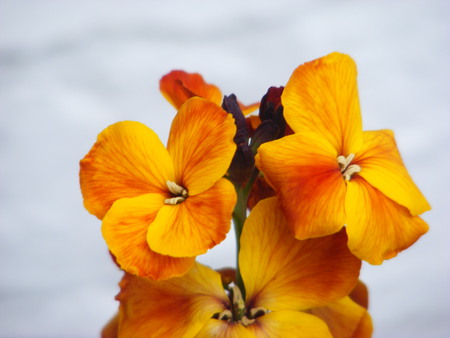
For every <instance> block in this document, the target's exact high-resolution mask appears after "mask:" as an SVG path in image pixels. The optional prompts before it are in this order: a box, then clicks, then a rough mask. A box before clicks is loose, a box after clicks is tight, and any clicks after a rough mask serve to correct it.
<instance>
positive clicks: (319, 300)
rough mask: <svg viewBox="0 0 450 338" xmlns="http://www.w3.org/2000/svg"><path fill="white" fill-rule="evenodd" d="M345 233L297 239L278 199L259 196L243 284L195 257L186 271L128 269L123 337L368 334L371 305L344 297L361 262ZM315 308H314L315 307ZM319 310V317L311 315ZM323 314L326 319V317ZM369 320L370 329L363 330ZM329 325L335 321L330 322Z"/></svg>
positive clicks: (245, 239)
mask: <svg viewBox="0 0 450 338" xmlns="http://www.w3.org/2000/svg"><path fill="white" fill-rule="evenodd" d="M346 241H347V236H346V234H345V231H344V230H343V231H340V232H339V233H336V234H334V235H331V236H328V237H323V238H318V239H309V240H304V241H299V240H296V239H294V238H293V236H292V235H291V233H290V229H289V227H288V226H287V223H286V220H285V218H284V215H283V213H282V212H281V211H280V209H279V207H278V202H277V199H276V198H269V199H266V200H263V201H261V202H260V203H259V204H258V205H257V206H255V208H254V209H253V211H252V213H251V214H250V216H249V218H248V219H247V221H246V223H245V226H244V230H243V233H242V237H241V251H240V254H239V264H240V267H241V272H242V278H243V282H244V285H245V290H246V297H245V300H244V299H243V297H242V294H241V292H240V290H239V288H238V287H237V286H233V287H231V289H230V291H229V294H227V293H226V292H225V290H224V288H223V286H222V281H221V276H220V274H219V273H218V272H216V271H214V270H212V269H210V268H208V267H205V266H203V265H201V264H199V263H196V264H195V265H194V267H193V268H192V269H191V270H190V271H189V272H188V273H187V274H185V275H184V276H182V277H176V278H172V279H169V280H166V281H162V282H161V281H160V282H157V281H152V280H148V279H144V278H139V277H137V276H132V275H129V274H126V275H125V277H124V278H123V280H122V282H121V283H120V286H121V291H120V293H119V295H118V296H117V299H118V300H119V301H120V307H119V321H118V322H119V325H118V326H119V328H118V334H119V336H121V337H128V336H139V337H148V336H156V337H292V335H293V334H295V336H298V337H331V335H330V330H331V332H333V333H335V334H337V336H344V335H342V334H341V333H345V334H346V336H347V334H348V336H349V337H351V336H352V333H353V332H357V330H359V331H360V332H364V334H362V335H360V336H359V337H368V336H370V332H371V329H370V328H371V320H370V316H369V315H368V313H367V311H366V309H364V308H363V307H361V306H359V305H358V304H356V303H354V302H353V301H352V300H351V299H350V298H349V297H346V295H347V294H348V293H349V292H350V291H351V290H352V288H353V286H354V285H355V283H356V282H357V279H358V274H359V269H360V266H361V261H360V260H358V259H356V257H354V256H353V255H352V254H351V253H350V251H349V250H348V248H347V245H346ZM314 309H316V310H314ZM313 310H314V311H317V312H318V313H319V316H316V315H312V314H311V313H308V311H309V312H311V311H313ZM320 318H322V319H320ZM362 323H363V324H364V325H363V326H364V328H368V329H367V330H365V331H362V330H360V329H359V327H360V326H362ZM328 324H330V325H331V326H328Z"/></svg>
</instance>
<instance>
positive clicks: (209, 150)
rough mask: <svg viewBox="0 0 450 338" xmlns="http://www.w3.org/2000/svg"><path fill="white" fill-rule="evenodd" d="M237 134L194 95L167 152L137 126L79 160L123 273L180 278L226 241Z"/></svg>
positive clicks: (112, 130)
mask: <svg viewBox="0 0 450 338" xmlns="http://www.w3.org/2000/svg"><path fill="white" fill-rule="evenodd" d="M235 132H236V127H235V125H234V121H233V118H232V116H231V115H230V114H227V113H226V112H225V111H224V110H223V109H221V108H220V107H219V106H217V105H216V104H214V103H212V102H209V101H206V100H204V99H201V98H198V97H196V98H192V99H190V100H188V101H187V102H186V103H185V104H184V105H183V106H182V107H181V108H180V110H179V112H178V114H177V115H176V117H175V118H174V120H173V123H172V127H171V130H170V136H169V140H168V145H167V149H166V148H165V147H164V145H163V144H162V143H161V141H160V140H159V138H158V136H157V135H156V134H155V133H154V132H153V131H152V130H151V129H149V128H147V127H146V126H144V125H143V124H141V123H138V122H131V121H124V122H119V123H116V124H113V125H111V126H109V127H108V128H106V129H105V130H104V131H102V132H101V133H100V134H99V136H98V139H97V142H96V143H95V145H94V146H93V147H92V149H91V150H90V152H89V153H88V154H87V155H86V157H85V158H84V159H83V160H81V162H80V166H81V169H80V184H81V191H82V194H83V198H84V205H85V207H86V209H87V210H88V211H89V212H90V213H92V214H94V215H96V216H97V217H98V218H100V219H103V223H102V233H103V237H104V238H105V240H106V243H107V244H108V247H109V249H110V251H111V252H112V254H113V255H114V256H115V258H116V260H117V262H118V264H119V265H120V266H121V267H122V268H123V269H124V270H126V271H128V272H130V273H133V274H137V275H140V276H146V277H150V278H154V279H165V278H169V277H172V276H177V275H181V274H183V273H185V272H186V271H187V270H188V269H189V268H190V267H191V266H192V265H193V263H194V260H195V256H197V255H199V254H202V253H205V252H206V251H207V250H208V249H209V248H211V247H213V246H215V245H216V244H218V243H219V242H221V241H222V240H223V239H224V238H225V236H226V234H227V232H228V230H229V228H230V220H231V214H232V211H233V208H234V205H235V203H236V193H235V190H234V187H233V185H232V184H231V183H230V182H229V181H228V180H226V179H224V178H222V177H223V176H224V174H225V173H226V171H227V169H228V166H229V165H230V162H231V159H232V157H233V154H234V152H235V149H236V145H235V144H234V142H233V136H234V134H235Z"/></svg>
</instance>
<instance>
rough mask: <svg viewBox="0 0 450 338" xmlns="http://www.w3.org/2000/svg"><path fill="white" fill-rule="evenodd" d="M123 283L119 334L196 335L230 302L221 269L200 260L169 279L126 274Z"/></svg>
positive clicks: (139, 335)
mask: <svg viewBox="0 0 450 338" xmlns="http://www.w3.org/2000/svg"><path fill="white" fill-rule="evenodd" d="M120 287H121V291H120V293H119V295H118V296H117V300H119V301H120V308H119V336H120V337H169V338H170V337H173V338H179V337H180V338H181V337H194V336H195V335H196V334H197V333H198V332H199V331H200V330H201V329H202V327H204V326H205V325H206V323H207V322H208V320H209V319H210V318H211V317H212V316H213V315H214V314H217V313H220V312H222V311H224V310H225V309H226V308H227V306H228V302H229V300H228V297H227V295H226V294H225V292H224V290H223V288H222V283H221V280H220V275H219V273H217V272H215V271H214V270H211V269H209V268H208V267H205V266H203V265H201V264H198V263H196V264H195V265H194V267H193V268H192V269H191V270H190V271H189V272H188V273H187V274H185V275H184V276H182V277H176V278H172V279H169V280H167V281H152V280H149V279H146V278H139V277H136V276H132V275H129V274H126V275H125V276H124V278H123V280H122V281H121V283H120Z"/></svg>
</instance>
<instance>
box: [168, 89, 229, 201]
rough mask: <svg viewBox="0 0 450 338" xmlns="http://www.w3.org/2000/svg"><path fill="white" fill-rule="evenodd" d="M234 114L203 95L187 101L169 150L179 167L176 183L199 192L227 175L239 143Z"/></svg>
mask: <svg viewBox="0 0 450 338" xmlns="http://www.w3.org/2000/svg"><path fill="white" fill-rule="evenodd" d="M235 133H236V126H235V124H234V119H233V117H232V116H231V114H228V113H227V112H226V111H224V110H223V109H222V108H220V107H219V106H217V105H216V104H214V103H212V102H209V101H206V100H204V99H201V98H198V97H196V98H192V99H190V100H189V101H187V102H186V103H185V104H184V105H183V106H182V107H181V108H180V110H179V112H178V114H177V115H176V116H175V118H174V120H173V122H172V127H171V130H170V136H169V141H168V145H167V149H168V151H169V153H170V155H171V157H172V159H173V163H174V166H175V179H176V182H177V183H178V184H180V185H182V186H183V187H185V188H186V189H187V190H188V193H189V196H193V195H197V194H199V193H201V192H203V191H205V190H207V189H209V188H211V187H212V185H213V184H214V183H215V182H217V181H218V180H219V179H220V178H221V177H223V176H224V175H225V173H226V171H227V169H228V167H229V166H230V163H231V160H232V158H233V155H234V152H235V151H236V144H235V143H234V141H233V137H234V135H235Z"/></svg>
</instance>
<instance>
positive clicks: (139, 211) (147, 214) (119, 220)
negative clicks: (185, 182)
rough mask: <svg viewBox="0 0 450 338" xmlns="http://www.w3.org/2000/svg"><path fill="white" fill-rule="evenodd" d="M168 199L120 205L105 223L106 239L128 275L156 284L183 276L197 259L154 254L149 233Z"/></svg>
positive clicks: (143, 199)
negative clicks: (155, 282) (150, 246)
mask: <svg viewBox="0 0 450 338" xmlns="http://www.w3.org/2000/svg"><path fill="white" fill-rule="evenodd" d="M163 200H164V196H161V195H158V194H146V195H142V196H139V197H134V198H124V199H120V200H118V201H116V202H115V203H114V204H113V206H112V207H111V209H110V210H109V211H108V213H107V214H106V216H105V218H104V219H103V223H102V233H103V237H104V239H105V241H106V243H107V244H108V247H109V249H110V250H111V252H112V254H113V255H114V256H115V258H116V260H117V263H118V264H119V265H120V267H121V268H122V269H124V270H125V271H127V272H129V273H132V274H135V275H139V276H143V277H148V278H152V279H156V280H160V279H167V278H171V277H174V276H180V275H182V274H184V273H185V272H186V271H188V270H189V269H190V268H191V267H192V264H194V261H195V257H187V258H174V257H169V256H163V255H160V254H158V253H156V252H154V251H152V250H150V248H149V246H148V244H147V231H148V227H149V225H150V224H151V222H152V221H153V220H154V219H155V217H156V214H157V212H158V210H159V209H160V208H161V207H162V206H163V203H164V202H163Z"/></svg>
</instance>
